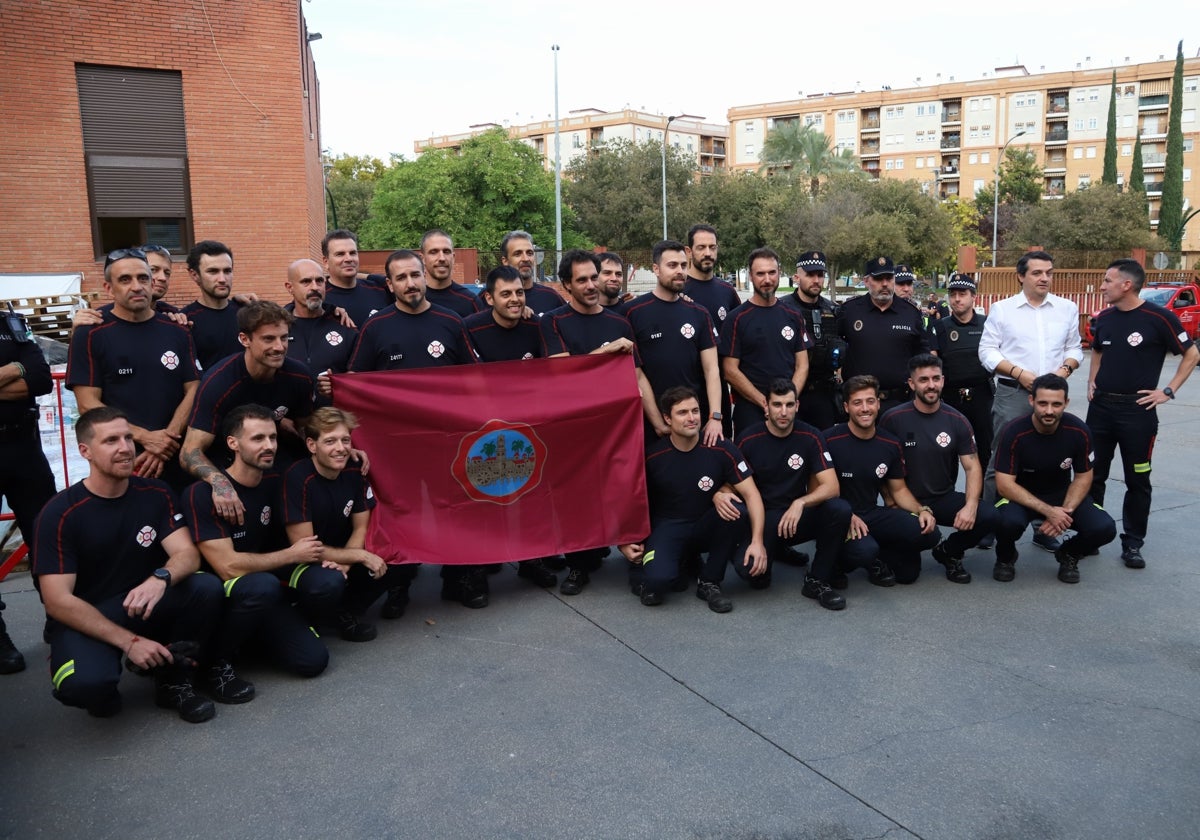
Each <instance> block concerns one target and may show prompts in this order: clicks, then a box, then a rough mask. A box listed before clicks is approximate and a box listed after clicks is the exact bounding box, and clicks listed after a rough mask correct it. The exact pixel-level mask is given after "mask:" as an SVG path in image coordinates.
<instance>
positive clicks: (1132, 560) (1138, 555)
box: [0, 545, 1146, 674]
mask: <svg viewBox="0 0 1200 840" xmlns="http://www.w3.org/2000/svg"><path fill="white" fill-rule="evenodd" d="M1121 559H1122V560H1124V561H1125V566H1126V567H1127V568H1130V569H1144V568H1146V558H1144V557H1142V550H1141V549H1140V548H1138V547H1136V546H1132V545H1131V546H1129V547H1128V548H1126V549H1125V550H1124V551H1122V552H1121ZM2 638H8V637H7V636H3V637H2ZM18 655H19V654H18ZM4 673H8V672H7V671H3V670H0V674H4Z"/></svg>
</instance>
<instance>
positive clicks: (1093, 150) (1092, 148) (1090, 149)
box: [1087, 146, 1096, 158]
mask: <svg viewBox="0 0 1200 840" xmlns="http://www.w3.org/2000/svg"><path fill="white" fill-rule="evenodd" d="M1087 156H1088V157H1090V158H1094V157H1095V156H1096V147H1095V146H1088V147H1087Z"/></svg>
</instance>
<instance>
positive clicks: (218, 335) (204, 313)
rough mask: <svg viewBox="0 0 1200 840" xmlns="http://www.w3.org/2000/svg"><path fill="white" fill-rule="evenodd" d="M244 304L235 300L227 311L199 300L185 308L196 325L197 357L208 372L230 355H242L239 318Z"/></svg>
mask: <svg viewBox="0 0 1200 840" xmlns="http://www.w3.org/2000/svg"><path fill="white" fill-rule="evenodd" d="M241 308H242V305H241V304H240V303H238V302H237V301H235V300H233V298H230V299H229V305H228V306H226V307H225V308H224V309H212V308H210V307H208V306H205V305H204V304H203V303H201V302H200V301H198V300H194V301H192V302H191V303H189V304H188V305H187V306H185V307H183V314H184V315H187V317H188V320H189V321H191V324H192V343H193V344H195V346H196V358H197V359H198V360H199V361H200V367H202V368H203V369H204V370H208V369H209V368H210V367H212V366H213V365H215V364H216V363H217V362H218V361H220V360H221V359H223V358H225V357H226V356H228V355H229V354H230V353H240V352H241V351H242V350H243V348H242V344H241V342H240V341H238V332H239V330H238V322H237V315H238V312H239V311H241Z"/></svg>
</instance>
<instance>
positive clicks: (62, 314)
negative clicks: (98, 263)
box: [0, 292, 100, 344]
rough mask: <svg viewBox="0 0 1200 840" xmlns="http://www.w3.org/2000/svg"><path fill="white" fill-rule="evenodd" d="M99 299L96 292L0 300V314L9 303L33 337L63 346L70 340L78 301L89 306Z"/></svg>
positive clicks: (5, 309)
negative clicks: (40, 336) (42, 338)
mask: <svg viewBox="0 0 1200 840" xmlns="http://www.w3.org/2000/svg"><path fill="white" fill-rule="evenodd" d="M99 297H100V295H99V293H97V292H84V293H81V294H76V295H53V296H51V297H23V298H7V299H0V312H7V311H8V304H10V303H11V304H12V308H13V309H15V310H17V312H20V313H21V314H22V315H24V316H25V318H26V320H28V321H29V327H30V329H32V330H33V333H34V335H42V336H45V337H46V338H52V339H54V340H55V341H61V342H63V343H64V344H65V343H67V342H69V341H70V340H71V318H72V317H74V315H75V310H76V308H77V307H78V306H79V302H80V300H83V301H86V302H87V304H88V305H89V306H91V305H93V303H94V302H95V301H96V300H97V299H98V298H99Z"/></svg>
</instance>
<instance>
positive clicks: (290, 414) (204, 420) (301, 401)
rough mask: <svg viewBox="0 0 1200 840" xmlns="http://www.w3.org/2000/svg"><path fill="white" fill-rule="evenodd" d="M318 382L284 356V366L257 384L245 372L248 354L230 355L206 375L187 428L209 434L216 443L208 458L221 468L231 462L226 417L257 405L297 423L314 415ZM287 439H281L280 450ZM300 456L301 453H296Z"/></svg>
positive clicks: (278, 416) (310, 373)
mask: <svg viewBox="0 0 1200 840" xmlns="http://www.w3.org/2000/svg"><path fill="white" fill-rule="evenodd" d="M315 388H316V379H315V378H314V377H313V374H312V371H310V370H309V369H308V367H307V366H306V365H305V364H304V363H303V362H298V361H296V360H295V359H292V358H287V357H285V358H284V360H283V367H281V368H280V369H279V370H277V371H275V375H274V376H272V377H271V378H270V379H268V380H266V381H265V382H257V381H255V380H254V379H252V378H251V377H250V374H249V372H247V370H246V356H245V352H242V353H237V354H235V355H233V356H228V357H226V358H224V359H222V360H221V361H219V362H218V363H217V364H216V365H214V366H213V368H212V369H211V370H209V371H207V372H206V373H205V374H204V378H203V379H201V380H200V387H199V388H198V389H196V401H195V403H194V404H193V405H192V416H191V418H190V419H189V420H188V426H190V427H191V428H193V429H198V430H199V431H202V432H207V433H208V434H210V435H212V436H213V437H214V438H215V440H214V441H213V444H212V446H211V447H209V451H208V457H209V459H210V460H212V462H213V463H214V464H215V465H216V466H218V467H223V466H226V465H227V464H228V463H229V460H228V459H229V455H230V453H229V449H228V448H227V447H226V446H225V436H224V434H223V431H222V429H221V426H222V424H223V423H224V422H225V416H226V415H227V414H229V412H231V411H233V410H234V409H235V408H237V407H238V406H239V405H246V404H248V403H257V404H259V405H262V406H266V407H267V408H269V409H271V410H272V411H273V413H274V415H275V420H276V421H279V420H282V419H284V418H285V417H286V418H288V419H290V420H292V421H296V420H299V419H301V418H304V417H307V416H308V415H310V414H312V412H313V392H314V390H315ZM284 440H285V439H284V438H281V439H280V444H281V450H280V455H277V456H276V457H277V458H279V457H280V456H281V455H282V454H283V452H282V444H283V441H284ZM296 454H298V453H296Z"/></svg>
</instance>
